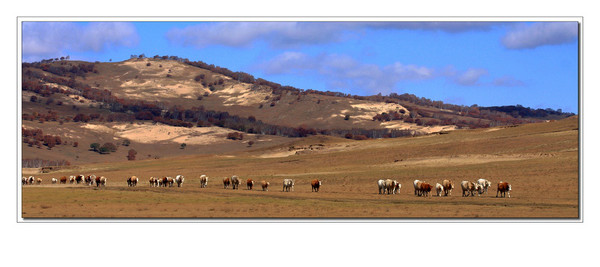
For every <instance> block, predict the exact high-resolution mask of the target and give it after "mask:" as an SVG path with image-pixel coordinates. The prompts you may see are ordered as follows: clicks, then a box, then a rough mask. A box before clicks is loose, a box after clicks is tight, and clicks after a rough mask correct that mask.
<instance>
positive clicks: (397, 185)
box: [392, 180, 402, 194]
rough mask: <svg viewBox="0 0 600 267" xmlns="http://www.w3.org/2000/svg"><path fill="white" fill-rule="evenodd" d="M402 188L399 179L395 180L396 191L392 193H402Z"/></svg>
mask: <svg viewBox="0 0 600 267" xmlns="http://www.w3.org/2000/svg"><path fill="white" fill-rule="evenodd" d="M400 188H402V185H401V184H400V183H398V181H396V180H394V191H393V192H392V193H393V194H400Z"/></svg>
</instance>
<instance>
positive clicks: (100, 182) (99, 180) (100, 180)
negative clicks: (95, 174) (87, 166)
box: [96, 176, 107, 187]
mask: <svg viewBox="0 0 600 267" xmlns="http://www.w3.org/2000/svg"><path fill="white" fill-rule="evenodd" d="M106 180H107V179H106V177H104V176H100V178H96V187H98V186H100V185H102V186H106Z"/></svg>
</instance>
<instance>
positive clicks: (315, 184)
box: [310, 179, 321, 192]
mask: <svg viewBox="0 0 600 267" xmlns="http://www.w3.org/2000/svg"><path fill="white" fill-rule="evenodd" d="M310 186H311V187H312V189H311V192H319V187H321V181H319V179H314V180H312V181H310Z"/></svg>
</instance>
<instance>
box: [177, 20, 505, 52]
mask: <svg viewBox="0 0 600 267" xmlns="http://www.w3.org/2000/svg"><path fill="white" fill-rule="evenodd" d="M494 25H500V24H499V23H492V22H276V21H275V22H212V23H201V24H198V25H194V26H188V27H185V28H173V29H171V30H169V32H168V33H167V38H168V39H169V40H170V41H171V42H172V43H175V44H181V45H185V46H194V47H198V48H202V47H206V46H209V45H225V46H233V47H243V46H248V45H250V44H252V43H253V42H255V41H257V40H263V41H266V42H268V43H269V44H270V45H272V46H276V47H294V46H298V45H310V44H323V43H331V42H338V41H341V40H343V38H344V37H345V34H346V33H350V32H360V31H362V30H364V29H393V30H424V31H444V32H449V33H460V32H466V31H486V30H489V29H491V28H492V27H493V26H494Z"/></svg>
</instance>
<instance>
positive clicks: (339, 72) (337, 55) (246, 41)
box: [22, 21, 579, 113]
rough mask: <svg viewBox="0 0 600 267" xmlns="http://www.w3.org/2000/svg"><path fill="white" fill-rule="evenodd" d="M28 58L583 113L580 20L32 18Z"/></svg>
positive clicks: (25, 43) (26, 38) (26, 33)
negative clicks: (213, 69) (153, 61)
mask: <svg viewBox="0 0 600 267" xmlns="http://www.w3.org/2000/svg"><path fill="white" fill-rule="evenodd" d="M22 33H23V39H22V51H23V55H22V58H23V61H25V62H31V61H37V60H40V59H45V58H55V57H61V56H66V55H69V56H70V57H71V59H80V60H87V61H109V59H112V61H113V62H115V61H122V60H126V59H128V58H129V57H130V55H138V54H142V53H143V54H145V55H146V56H148V57H152V56H154V55H161V56H162V55H173V56H179V57H183V58H188V59H190V60H193V61H195V60H201V61H204V62H206V63H209V64H215V65H218V66H221V67H225V68H228V69H230V70H232V71H243V72H247V73H250V74H252V75H254V76H255V77H257V78H258V77H260V78H264V79H266V80H271V81H274V82H278V83H281V84H283V85H291V86H294V87H297V88H301V89H315V90H322V91H326V90H331V91H340V92H344V93H350V94H358V95H372V94H377V93H382V94H384V95H385V94H389V93H392V92H394V93H398V94H402V93H410V94H415V95H416V96H419V97H426V98H429V99H432V100H442V101H444V102H446V103H451V104H459V105H472V104H477V105H479V106H492V105H515V104H521V105H523V106H527V107H532V108H552V109H562V110H563V111H565V112H574V113H577V112H578V45H579V44H578V24H577V22H541V21H537V22H514V21H513V22H490V21H482V22H477V21H467V22H440V21H438V22H406V21H405V22H390V21H386V22H361V21H353V22H293V21H285V22H166V21H162V22H160V21H159V22H140V21H138V22H135V21H133V22H131V21H130V22H125V21H124V22H23V30H22Z"/></svg>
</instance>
